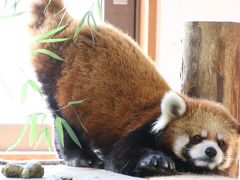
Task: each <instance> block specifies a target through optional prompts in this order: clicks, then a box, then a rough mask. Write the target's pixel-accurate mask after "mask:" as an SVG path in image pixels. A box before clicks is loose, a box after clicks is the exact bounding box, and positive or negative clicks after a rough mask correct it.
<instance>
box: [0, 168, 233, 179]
mask: <svg viewBox="0 0 240 180" xmlns="http://www.w3.org/2000/svg"><path fill="white" fill-rule="evenodd" d="M1 168H2V167H0V169H1ZM44 171H45V173H44V176H43V178H41V180H42V179H49V180H145V179H148V180H233V179H232V178H226V177H219V176H211V177H210V176H191V175H184V176H167V177H152V178H135V177H131V176H126V175H122V174H117V173H114V172H110V171H106V170H100V169H90V168H76V167H69V166H64V165H45V166H44ZM0 179H7V180H20V179H16V178H6V177H5V176H4V175H3V174H2V173H0ZM34 180H39V179H34Z"/></svg>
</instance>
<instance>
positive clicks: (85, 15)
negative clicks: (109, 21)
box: [73, 11, 91, 39]
mask: <svg viewBox="0 0 240 180" xmlns="http://www.w3.org/2000/svg"><path fill="white" fill-rule="evenodd" d="M90 12H91V11H87V12H86V13H85V14H84V16H83V17H82V19H81V20H80V22H79V24H78V26H77V29H76V31H75V33H74V36H73V39H75V38H76V37H77V35H78V34H79V33H80V30H81V28H82V25H83V23H84V21H85V19H86V17H87V16H88V14H89V13H90Z"/></svg>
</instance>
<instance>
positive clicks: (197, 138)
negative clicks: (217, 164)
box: [193, 135, 203, 143]
mask: <svg viewBox="0 0 240 180" xmlns="http://www.w3.org/2000/svg"><path fill="white" fill-rule="evenodd" d="M202 140H203V139H202V137H201V136H200V135H196V136H193V141H194V142H195V143H200V142H202Z"/></svg>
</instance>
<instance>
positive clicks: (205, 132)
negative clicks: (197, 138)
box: [201, 129, 208, 138]
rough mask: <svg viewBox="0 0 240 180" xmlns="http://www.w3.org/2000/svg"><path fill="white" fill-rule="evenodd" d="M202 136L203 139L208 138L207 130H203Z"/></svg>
mask: <svg viewBox="0 0 240 180" xmlns="http://www.w3.org/2000/svg"><path fill="white" fill-rule="evenodd" d="M201 136H202V137H203V138H206V137H207V136H208V132H207V130H206V129H203V130H202V133H201Z"/></svg>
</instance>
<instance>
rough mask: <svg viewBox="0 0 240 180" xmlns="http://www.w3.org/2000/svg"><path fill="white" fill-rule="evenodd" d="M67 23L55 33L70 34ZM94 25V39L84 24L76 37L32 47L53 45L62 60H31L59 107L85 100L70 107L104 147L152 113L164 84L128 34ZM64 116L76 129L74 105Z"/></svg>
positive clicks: (156, 109)
mask: <svg viewBox="0 0 240 180" xmlns="http://www.w3.org/2000/svg"><path fill="white" fill-rule="evenodd" d="M58 2H59V1H53V3H55V4H56V3H58ZM56 7H58V6H56ZM51 11H52V9H51ZM67 16H68V15H67ZM57 19H60V18H57ZM68 22H70V25H69V27H68V28H67V29H66V30H64V31H62V32H61V33H59V34H58V35H56V36H55V37H72V36H73V34H74V32H75V29H76V24H77V22H75V21H73V20H71V21H67V23H68ZM56 25H57V22H56V19H52V18H51V21H50V22H49V21H48V26H47V27H46V26H43V27H42V28H41V32H47V31H48V30H50V29H53V28H55V27H56ZM98 28H99V31H95V32H94V34H95V42H94V43H93V41H92V38H91V33H90V31H89V29H88V27H86V26H84V27H83V28H82V29H81V32H80V35H79V36H78V38H77V40H76V41H75V42H74V41H72V40H70V41H69V42H67V43H55V44H46V45H43V44H39V45H38V46H37V47H36V46H35V47H34V48H46V49H48V50H52V51H53V52H55V53H56V54H58V55H59V56H61V57H62V58H63V59H64V62H62V63H61V62H59V61H57V60H55V59H51V58H50V57H48V56H46V55H37V56H35V57H34V58H33V65H34V67H35V68H36V71H37V72H38V75H39V79H40V81H42V82H44V83H45V84H46V83H47V84H48V89H51V90H53V91H55V94H56V99H57V102H58V105H59V107H60V108H61V107H64V106H66V105H67V104H68V102H70V101H74V100H80V99H86V102H85V103H84V104H80V105H75V106H74V108H75V109H76V111H77V113H78V116H79V118H80V120H81V121H82V123H83V124H84V126H85V127H86V129H87V130H88V131H89V134H90V136H91V137H92V138H93V139H95V141H96V142H97V143H98V145H104V146H106V145H112V143H114V142H115V141H116V140H117V139H119V138H120V137H121V136H123V135H124V134H126V133H127V132H128V131H129V130H130V129H135V128H137V127H139V126H141V125H142V124H143V123H146V120H149V121H150V120H152V119H153V118H156V117H157V116H158V115H159V113H160V107H159V104H160V99H161V97H162V96H163V95H164V93H165V92H166V91H168V90H169V87H168V85H167V84H166V82H165V81H164V80H163V79H162V77H161V76H160V74H159V72H158V71H157V69H156V68H155V66H154V64H153V63H152V62H151V60H150V59H149V58H148V57H147V56H145V55H144V54H143V53H142V51H141V50H140V49H139V47H138V46H137V45H136V43H135V42H134V41H133V40H131V39H130V38H129V37H128V36H127V35H125V34H123V33H122V32H120V31H119V30H118V29H116V28H114V27H112V26H110V25H107V24H103V25H100V26H99V27H98ZM33 30H34V29H33ZM49 77H52V78H49ZM63 115H64V117H66V118H67V119H68V120H69V121H70V122H71V123H73V124H74V125H75V126H77V127H79V128H81V125H80V123H79V119H78V118H77V115H76V112H75V111H74V109H73V108H67V109H64V110H63ZM103 132H108V133H103Z"/></svg>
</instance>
